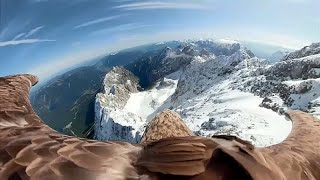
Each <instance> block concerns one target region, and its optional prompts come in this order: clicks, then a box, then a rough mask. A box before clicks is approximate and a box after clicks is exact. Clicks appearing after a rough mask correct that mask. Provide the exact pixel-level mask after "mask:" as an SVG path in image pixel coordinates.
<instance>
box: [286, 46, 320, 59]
mask: <svg viewBox="0 0 320 180" xmlns="http://www.w3.org/2000/svg"><path fill="white" fill-rule="evenodd" d="M315 54H320V43H313V44H311V45H310V46H306V47H304V48H302V49H300V50H297V51H295V52H292V53H289V54H288V55H286V56H284V57H283V58H282V61H287V60H290V59H298V58H302V57H307V56H311V55H315Z"/></svg>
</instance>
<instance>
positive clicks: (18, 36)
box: [12, 33, 26, 41]
mask: <svg viewBox="0 0 320 180" xmlns="http://www.w3.org/2000/svg"><path fill="white" fill-rule="evenodd" d="M25 34H26V33H20V34H18V35H16V36H15V37H14V38H13V39H12V41H15V40H18V39H19V38H21V37H22V36H24V35H25Z"/></svg>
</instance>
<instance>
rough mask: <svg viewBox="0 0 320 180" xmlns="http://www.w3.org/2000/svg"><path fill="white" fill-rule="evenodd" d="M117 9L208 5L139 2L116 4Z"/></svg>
mask: <svg viewBox="0 0 320 180" xmlns="http://www.w3.org/2000/svg"><path fill="white" fill-rule="evenodd" d="M114 8H117V9H124V10H143V9H197V10H201V9H206V8H207V7H206V6H205V5H203V4H200V3H185V2H182V3H176V2H138V3H129V4H123V5H119V6H115V7H114Z"/></svg>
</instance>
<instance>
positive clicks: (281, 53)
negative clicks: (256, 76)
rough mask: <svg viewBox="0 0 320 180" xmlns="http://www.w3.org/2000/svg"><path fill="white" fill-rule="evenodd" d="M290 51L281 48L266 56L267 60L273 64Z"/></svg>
mask: <svg viewBox="0 0 320 180" xmlns="http://www.w3.org/2000/svg"><path fill="white" fill-rule="evenodd" d="M289 53H290V52H288V51H283V50H279V51H277V52H275V53H273V54H271V56H270V57H269V58H268V61H269V62H270V63H271V64H273V63H276V62H279V61H280V60H282V59H283V58H284V57H285V56H287V55H288V54H289Z"/></svg>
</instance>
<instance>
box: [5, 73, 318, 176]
mask: <svg viewBox="0 0 320 180" xmlns="http://www.w3.org/2000/svg"><path fill="white" fill-rule="evenodd" d="M35 83H37V78H36V77H35V76H32V75H17V76H8V77H4V78H0V153H1V154H0V179H1V180H6V179H10V178H11V179H14V178H21V179H34V180H42V179H45V180H51V179H52V180H67V179H84V180H87V179H88V180H89V179H110V180H114V179H146V180H147V179H152V178H153V179H193V180H198V179H213V180H214V179H263V180H265V179H266V180H267V179H275V180H277V179H298V180H299V179H320V164H319V162H320V154H319V153H320V144H319V143H320V141H318V140H317V138H316V137H319V135H320V132H319V128H320V122H319V121H318V120H316V119H315V118H313V117H311V116H310V115H308V114H307V113H303V112H300V111H291V112H289V113H288V114H289V118H290V119H291V120H292V121H293V130H292V132H291V134H290V135H289V137H288V138H287V139H286V140H285V141H283V142H282V143H280V144H277V145H274V146H271V147H267V148H254V146H253V145H252V144H250V143H249V142H247V141H243V140H241V139H239V138H237V137H234V136H214V137H212V138H204V137H195V136H192V135H193V133H192V132H191V131H190V129H189V128H188V127H187V126H186V125H185V124H184V122H183V121H182V120H181V118H180V117H179V116H178V115H177V114H176V113H174V112H172V111H165V112H163V113H160V114H158V115H157V116H156V117H155V119H154V120H152V121H151V122H150V123H149V125H148V127H147V129H146V131H145V134H144V136H143V141H142V144H143V145H134V144H130V143H126V142H97V141H94V140H87V139H79V138H74V137H70V136H66V135H61V134H59V133H57V132H56V131H54V130H52V129H51V128H50V127H48V126H47V125H46V124H44V123H42V121H41V119H40V118H39V117H38V116H37V115H36V114H35V113H34V111H33V110H32V107H31V105H30V100H29V90H30V87H31V85H34V84H35Z"/></svg>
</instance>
